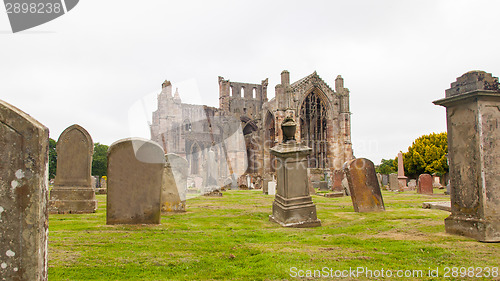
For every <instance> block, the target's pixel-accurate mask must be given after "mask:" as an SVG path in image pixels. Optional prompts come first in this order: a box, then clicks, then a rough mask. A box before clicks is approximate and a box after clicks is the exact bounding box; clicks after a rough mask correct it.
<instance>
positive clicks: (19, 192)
mask: <svg viewBox="0 0 500 281" xmlns="http://www.w3.org/2000/svg"><path fill="white" fill-rule="evenodd" d="M0 148H1V149H0V225H1V227H0V279H2V280H19V281H34V280H36V281H46V280H47V243H48V240H47V239H48V231H49V230H48V219H49V217H48V211H47V201H48V178H47V175H48V171H47V170H48V164H47V163H48V151H49V130H48V129H47V128H46V127H45V126H43V125H42V124H40V123H39V122H38V121H36V120H35V119H33V118H32V117H31V116H29V115H28V114H26V113H24V112H22V111H21V110H19V109H17V108H16V107H14V106H12V105H10V104H8V103H6V102H4V101H2V100H0Z"/></svg>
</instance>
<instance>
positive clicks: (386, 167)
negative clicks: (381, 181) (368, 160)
mask: <svg viewBox="0 0 500 281" xmlns="http://www.w3.org/2000/svg"><path fill="white" fill-rule="evenodd" d="M396 166H397V164H396V165H395V163H394V160H392V159H388V160H386V159H382V161H381V163H380V165H377V166H376V167H375V170H376V171H377V173H380V174H384V175H388V174H390V173H395V172H396Z"/></svg>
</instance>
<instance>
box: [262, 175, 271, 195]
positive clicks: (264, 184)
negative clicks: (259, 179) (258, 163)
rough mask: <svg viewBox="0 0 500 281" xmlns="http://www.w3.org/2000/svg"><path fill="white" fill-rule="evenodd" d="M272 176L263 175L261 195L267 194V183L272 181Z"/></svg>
mask: <svg viewBox="0 0 500 281" xmlns="http://www.w3.org/2000/svg"><path fill="white" fill-rule="evenodd" d="M272 179H273V178H272V176H271V175H270V174H267V173H266V174H265V175H264V181H263V183H262V193H263V194H267V186H268V183H269V182H270V181H271V180H272Z"/></svg>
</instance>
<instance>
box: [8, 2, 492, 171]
mask: <svg viewBox="0 0 500 281" xmlns="http://www.w3.org/2000/svg"><path fill="white" fill-rule="evenodd" d="M4 11H5V10H4V9H3V10H2V11H0V50H1V52H0V99H2V100H4V101H7V102H8V103H10V104H13V105H15V106H16V107H18V108H20V109H21V110H23V111H25V112H26V113H28V114H30V115H31V116H33V117H34V118H36V119H37V120H39V121H40V122H42V123H43V124H44V125H46V126H47V127H48V128H49V129H50V137H51V138H53V139H56V140H57V138H58V137H59V135H60V133H61V132H62V131H63V130H64V129H65V128H66V127H68V126H70V125H72V124H75V123H76V124H79V125H81V126H83V127H84V128H86V129H87V130H88V131H89V133H90V134H91V135H92V138H93V140H94V142H100V143H104V144H107V145H110V144H111V143H112V142H114V141H116V140H118V139H121V138H124V137H129V136H131V134H132V132H135V131H134V130H133V128H131V127H133V126H135V125H132V123H131V122H130V121H129V120H130V118H129V116H130V114H131V112H132V111H134V108H137V106H136V105H137V104H138V101H144V100H151V99H152V98H151V97H153V99H154V96H155V95H156V94H157V93H159V91H160V89H161V83H162V82H163V80H165V79H168V80H170V81H172V83H174V85H175V86H178V87H179V92H180V95H181V98H182V100H183V102H188V103H196V104H208V105H211V106H218V84H217V77H218V76H223V77H224V78H225V79H230V80H231V81H238V82H249V83H260V81H261V80H263V79H265V78H269V87H268V96H269V98H271V97H273V96H274V87H275V85H276V84H277V83H279V78H280V73H281V71H282V70H284V69H286V70H288V71H290V76H291V77H290V79H291V81H292V82H293V81H296V80H298V79H300V78H302V77H304V76H306V75H309V74H311V73H312V72H314V71H317V73H318V74H319V75H320V76H321V77H322V78H323V80H325V82H326V83H328V84H329V85H330V86H332V87H333V86H334V80H335V77H336V76H337V75H339V74H340V75H342V76H343V77H344V79H345V82H344V84H345V87H347V88H349V90H350V92H351V112H352V140H353V148H354V154H355V156H356V157H365V158H369V159H371V160H372V161H374V162H375V163H376V164H377V163H379V162H380V160H381V158H386V159H387V158H394V157H396V155H397V153H398V152H399V151H400V150H401V151H403V152H405V151H407V149H408V146H410V145H411V143H412V141H413V140H414V139H415V138H417V137H419V136H421V135H423V134H429V133H432V132H444V131H446V118H445V110H444V108H441V107H439V106H435V105H433V104H432V101H434V100H437V99H440V98H443V97H444V90H445V89H447V88H449V86H450V83H451V82H454V81H455V80H456V78H457V77H458V76H461V75H462V74H463V73H465V72H467V71H470V70H484V71H487V72H490V73H493V75H494V76H497V77H498V76H499V75H500V56H499V50H500V48H499V47H500V36H499V27H500V17H499V16H498V11H500V1H477V0H475V1H457V0H450V1H421V0H420V1H401V0H394V1H269V0H268V1H245V2H243V1H234V0H231V1H175V2H174V1H118V0H117V1H111V0H106V1H97V0H83V1H80V3H79V4H78V5H77V6H76V7H75V8H74V9H73V10H71V11H70V12H69V13H68V14H66V15H64V16H62V17H60V18H57V19H55V20H53V21H51V22H49V23H47V24H44V25H41V26H38V27H35V28H33V29H30V30H27V31H25V32H20V33H16V34H12V32H11V31H10V25H9V21H8V18H7V15H6V13H5V12H4ZM139 104H142V103H141V102H139ZM142 108H143V109H144V111H145V112H146V113H144V112H143V114H146V115H147V116H150V115H151V112H148V110H150V109H149V108H148V106H146V107H142ZM151 110H152V109H151ZM136 113H137V112H136ZM131 116H133V114H132V115H131ZM146 137H148V136H146Z"/></svg>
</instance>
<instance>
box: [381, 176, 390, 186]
mask: <svg viewBox="0 0 500 281" xmlns="http://www.w3.org/2000/svg"><path fill="white" fill-rule="evenodd" d="M388 184H389V175H386V174H382V185H388Z"/></svg>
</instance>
